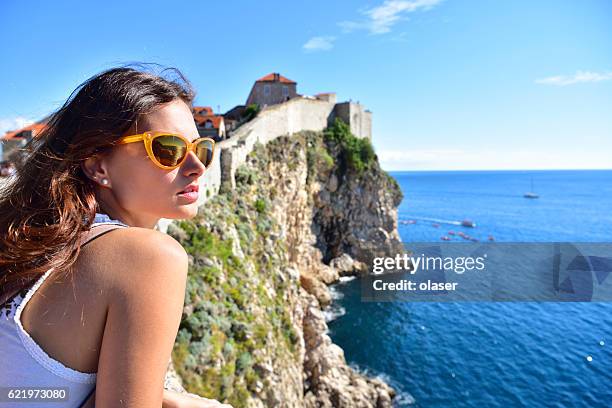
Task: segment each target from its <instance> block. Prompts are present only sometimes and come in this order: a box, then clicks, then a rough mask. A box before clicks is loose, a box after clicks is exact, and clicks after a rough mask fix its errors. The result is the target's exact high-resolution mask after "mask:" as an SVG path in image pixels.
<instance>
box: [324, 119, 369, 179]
mask: <svg viewBox="0 0 612 408" xmlns="http://www.w3.org/2000/svg"><path fill="white" fill-rule="evenodd" d="M324 135H325V141H326V142H327V143H333V144H336V145H339V146H340V147H341V149H342V156H343V157H344V160H345V161H346V165H347V167H348V168H349V169H351V170H353V171H355V172H356V173H357V174H360V173H361V172H363V171H364V170H366V169H368V168H369V167H370V165H371V164H372V163H373V162H374V161H376V160H377V158H376V154H375V153H374V148H373V147H372V143H370V140H369V139H366V138H359V137H356V136H354V135H353V134H352V133H351V129H350V127H349V126H348V125H347V124H346V123H345V122H344V121H343V120H342V119H340V118H336V119H335V120H334V124H333V125H332V126H330V127H328V128H327V129H326V130H325V133H324Z"/></svg>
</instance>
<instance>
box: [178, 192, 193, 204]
mask: <svg viewBox="0 0 612 408" xmlns="http://www.w3.org/2000/svg"><path fill="white" fill-rule="evenodd" d="M177 195H178V196H179V197H181V198H183V199H185V200H187V201H189V202H194V201H197V200H198V192H197V191H190V192H188V193H179V194H177Z"/></svg>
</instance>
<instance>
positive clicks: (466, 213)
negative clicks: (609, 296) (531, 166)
mask: <svg viewBox="0 0 612 408" xmlns="http://www.w3.org/2000/svg"><path fill="white" fill-rule="evenodd" d="M391 175H392V176H393V177H395V179H396V180H397V181H398V182H399V184H400V187H401V189H402V191H403V193H404V200H403V201H402V203H401V204H400V206H399V209H398V219H399V220H400V221H404V222H403V223H400V224H399V232H400V235H401V237H402V240H403V241H404V242H441V241H440V238H441V237H442V236H448V237H449V238H451V239H453V240H455V239H458V240H460V239H461V238H459V237H457V236H456V235H449V234H448V232H449V231H453V232H459V231H463V232H464V233H466V234H469V235H470V236H472V237H474V238H476V239H480V240H483V241H485V240H489V239H494V240H495V241H502V242H612V171H590V170H589V171H587V170H584V171H462V172H391ZM532 185H533V187H532ZM532 189H533V190H534V191H535V192H536V193H537V194H538V195H539V198H537V199H527V198H524V197H523V194H524V193H526V192H528V191H531V190H532ZM464 219H470V220H472V221H473V222H474V223H475V224H476V227H475V228H467V227H462V226H460V225H457V224H458V222H460V221H461V220H464ZM489 237H491V238H489ZM332 291H333V293H334V297H335V298H336V300H335V301H334V303H333V305H332V310H330V311H329V315H331V316H333V315H335V316H338V315H339V317H336V318H335V319H334V320H332V321H330V322H329V323H328V325H329V329H330V336H331V337H332V339H333V341H334V342H335V343H336V344H338V345H340V346H341V347H342V348H343V349H344V351H345V357H346V360H347V362H348V363H349V364H350V365H351V366H354V367H355V368H356V369H358V370H360V371H362V372H364V373H367V374H369V375H374V376H376V375H378V376H381V377H382V378H383V379H384V380H386V381H387V382H388V383H389V384H390V385H392V386H393V387H394V388H395V389H396V390H397V391H398V397H397V398H396V406H397V407H445V408H446V407H451V408H452V407H612V303H518V302H517V303H492V302H481V303H477V302H471V303H405V302H386V303H382V302H381V303H366V302H361V301H360V294H361V289H360V283H359V280H358V279H353V280H350V281H346V282H342V283H339V284H336V285H334V286H333V287H332Z"/></svg>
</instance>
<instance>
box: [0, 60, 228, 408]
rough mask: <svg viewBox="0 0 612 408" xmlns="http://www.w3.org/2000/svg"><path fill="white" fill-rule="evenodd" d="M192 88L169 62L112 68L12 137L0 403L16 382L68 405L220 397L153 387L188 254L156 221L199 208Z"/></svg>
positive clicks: (175, 319) (168, 347)
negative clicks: (16, 157) (17, 158)
mask: <svg viewBox="0 0 612 408" xmlns="http://www.w3.org/2000/svg"><path fill="white" fill-rule="evenodd" d="M168 72H169V73H173V74H175V76H174V77H173V78H172V79H170V78H166V77H164V76H163V74H166V73H168ZM193 98H194V92H193V90H192V88H191V86H190V85H189V82H188V81H187V80H185V78H184V77H183V75H182V74H181V73H180V72H179V71H178V70H175V69H171V70H164V71H162V72H161V73H160V74H159V75H157V74H154V73H151V72H148V71H147V70H146V69H142V68H138V69H135V68H130V67H121V68H114V69H110V70H107V71H105V72H102V73H100V74H98V75H96V76H94V77H92V78H90V79H88V80H87V81H85V82H84V83H83V84H81V85H80V86H79V87H78V88H77V89H76V90H75V91H74V92H73V93H72V95H71V96H70V98H68V101H66V103H65V104H64V105H63V106H62V107H61V108H60V109H59V110H58V111H57V112H56V113H54V114H53V115H52V116H51V118H50V119H49V121H48V123H47V126H46V128H45V130H44V131H43V132H41V134H40V135H38V136H37V137H36V138H34V139H33V140H32V141H31V142H29V143H28V145H27V146H26V149H24V150H25V156H24V157H23V160H22V161H21V162H20V163H18V164H17V166H18V167H17V172H16V173H15V175H14V176H13V178H12V179H11V180H10V184H9V185H8V186H6V187H4V188H3V190H2V191H1V192H0V285H1V286H0V305H2V309H0V310H1V311H2V313H1V314H0V362H1V364H0V390H1V391H0V393H1V394H2V395H0V407H4V406H11V407H15V406H21V403H20V402H23V401H25V400H31V398H34V397H33V393H32V392H27V391H24V387H30V389H34V390H36V389H40V388H44V387H47V388H56V390H57V391H56V392H55V393H53V392H44V393H42V392H38V393H37V395H38V398H50V397H53V398H58V399H62V396H63V402H62V403H61V404H51V405H53V406H61V407H71V408H72V407H79V406H94V402H95V407H96V408H106V407H109V408H110V407H112V408H115V407H129V408H137V407H143V408H144V407H146V408H151V407H162V406H163V407H192V408H196V407H220V406H224V407H229V405H223V404H220V403H218V402H216V401H214V400H208V399H198V398H196V397H195V396H193V397H189V396H184V395H183V396H181V395H179V394H177V393H172V392H170V391H166V390H165V389H164V376H165V372H166V368H167V365H168V361H169V359H170V355H171V351H172V346H173V344H174V340H175V336H176V333H177V330H178V326H179V323H180V319H181V313H182V308H183V301H184V296H185V284H186V276H187V263H188V262H187V260H188V258H187V254H186V252H185V250H184V249H183V248H182V246H181V245H180V244H179V243H178V242H177V241H176V240H174V239H173V238H172V237H170V236H168V235H166V234H163V233H161V232H159V231H157V230H156V229H155V226H156V224H157V222H158V220H159V219H160V218H168V219H188V218H192V217H194V216H195V215H196V214H197V201H196V200H197V195H198V180H199V178H200V177H201V176H202V174H203V173H204V172H205V171H206V168H207V167H208V166H209V165H210V164H211V162H212V159H213V156H214V141H213V140H211V139H208V138H200V137H199V135H198V131H197V129H196V126H195V124H194V120H193V116H192V113H191V103H192V100H193ZM61 389H64V392H62V391H61ZM11 390H12V392H9V391H11ZM66 391H67V392H66ZM9 394H10V396H9ZM26 405H27V404H26ZM40 405H41V406H42V405H46V404H40ZM24 406H25V405H24Z"/></svg>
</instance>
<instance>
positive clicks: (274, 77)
mask: <svg viewBox="0 0 612 408" xmlns="http://www.w3.org/2000/svg"><path fill="white" fill-rule="evenodd" d="M256 82H282V83H283V84H295V83H296V82H295V81H292V80H290V79H288V78H285V77H284V76H282V75H281V74H279V73H278V72H272V73H271V74H268V75H266V76H263V77H261V78H259V79H258V80H257V81H256Z"/></svg>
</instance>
